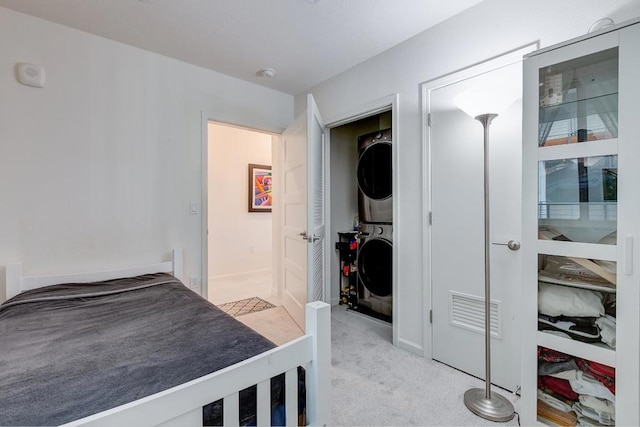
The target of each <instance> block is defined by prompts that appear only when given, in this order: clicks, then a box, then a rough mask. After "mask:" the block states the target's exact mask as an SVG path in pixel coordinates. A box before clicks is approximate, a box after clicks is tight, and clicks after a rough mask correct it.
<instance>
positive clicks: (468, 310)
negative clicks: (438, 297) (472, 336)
mask: <svg viewBox="0 0 640 427" xmlns="http://www.w3.org/2000/svg"><path fill="white" fill-rule="evenodd" d="M449 323H451V324H452V325H453V326H458V327H460V328H463V329H467V330H470V331H473V332H477V333H480V334H484V298H481V297H477V296H474V295H469V294H463V293H460V292H454V291H449ZM491 336H492V337H494V338H498V339H502V301H497V300H493V299H492V300H491Z"/></svg>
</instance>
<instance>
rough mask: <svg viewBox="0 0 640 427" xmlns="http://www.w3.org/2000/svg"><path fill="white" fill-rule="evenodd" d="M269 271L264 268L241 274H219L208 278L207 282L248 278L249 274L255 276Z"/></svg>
mask: <svg viewBox="0 0 640 427" xmlns="http://www.w3.org/2000/svg"><path fill="white" fill-rule="evenodd" d="M268 271H271V269H270V268H265V269H262V270H251V271H243V272H242V273H232V274H221V275H219V276H209V281H211V280H216V279H225V278H227V277H239V276H248V275H250V274H256V273H265V272H268Z"/></svg>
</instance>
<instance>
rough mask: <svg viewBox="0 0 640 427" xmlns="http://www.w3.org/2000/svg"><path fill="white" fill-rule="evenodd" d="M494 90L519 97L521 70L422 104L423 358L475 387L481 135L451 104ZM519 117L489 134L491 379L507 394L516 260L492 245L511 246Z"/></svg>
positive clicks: (480, 321) (512, 110)
mask: <svg viewBox="0 0 640 427" xmlns="http://www.w3.org/2000/svg"><path fill="white" fill-rule="evenodd" d="M489 79H491V83H489ZM495 81H498V82H500V84H505V85H509V86H512V87H513V88H514V90H518V91H520V92H519V93H521V91H522V90H521V88H522V64H521V63H520V62H519V63H517V64H513V65H509V66H507V67H503V68H501V69H499V70H494V71H491V72H490V73H488V74H484V75H481V76H476V77H473V78H470V79H467V80H464V81H460V82H457V83H454V84H450V85H448V86H444V87H441V88H438V89H435V90H433V91H431V97H430V99H431V102H430V113H431V127H430V137H429V139H430V149H431V209H432V227H431V254H432V255H431V256H432V258H431V266H432V267H431V286H432V287H431V289H432V310H433V313H432V316H433V317H432V319H433V325H432V346H433V347H432V349H433V353H432V354H433V358H434V359H435V360H438V361H441V362H443V363H446V364H448V365H451V366H453V367H455V368H457V369H460V370H462V371H465V372H467V373H470V374H472V375H475V376H477V377H480V378H483V379H484V377H485V360H484V359H485V358H484V205H483V201H484V188H483V158H484V157H483V141H484V138H483V128H482V125H481V123H480V122H479V121H477V120H474V119H472V118H471V117H469V116H467V115H466V114H465V113H463V112H462V111H461V110H459V109H457V108H456V107H455V105H454V104H453V99H454V97H455V96H456V95H457V94H458V93H460V92H462V91H464V90H465V89H467V88H470V87H482V86H483V85H490V84H495ZM489 87H491V86H489ZM521 108H522V102H521V101H517V102H515V103H514V104H513V105H511V106H510V107H509V108H508V110H507V111H505V112H503V113H502V114H501V115H500V116H499V117H497V118H496V119H494V121H493V123H492V124H491V126H490V130H489V141H490V148H489V162H490V167H489V169H490V170H489V175H490V179H489V183H490V221H491V225H490V241H491V243H492V245H491V249H490V260H491V266H490V272H491V301H492V308H491V312H492V323H491V330H492V337H493V338H492V340H491V341H492V342H491V353H492V354H491V360H492V375H491V377H492V382H493V383H494V384H497V385H500V386H502V387H504V388H506V389H508V390H515V389H516V387H517V385H518V384H519V377H520V374H519V372H520V341H519V336H518V332H519V318H518V306H519V301H520V299H519V295H520V284H519V281H518V280H519V278H520V252H518V251H511V250H510V249H508V248H507V246H505V245H501V244H503V243H506V242H507V241H508V240H511V239H514V240H518V241H519V240H520V230H521V218H520V213H521V207H520V204H521V149H522V144H521V140H522V138H521V134H522V131H521V129H522V128H521V124H522V118H521V116H522V113H521Z"/></svg>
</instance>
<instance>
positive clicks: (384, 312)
mask: <svg viewBox="0 0 640 427" xmlns="http://www.w3.org/2000/svg"><path fill="white" fill-rule="evenodd" d="M358 234H359V239H360V242H359V245H358V310H359V311H361V312H363V313H365V314H369V315H372V316H374V317H377V318H380V319H383V320H386V321H389V322H390V321H391V314H392V311H391V308H392V305H393V295H392V285H393V226H392V225H391V224H370V223H361V224H360V230H359V233H358Z"/></svg>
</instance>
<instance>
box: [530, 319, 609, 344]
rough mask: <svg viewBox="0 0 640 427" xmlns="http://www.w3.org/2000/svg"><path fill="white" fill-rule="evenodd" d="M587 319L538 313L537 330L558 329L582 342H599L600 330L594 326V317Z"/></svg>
mask: <svg viewBox="0 0 640 427" xmlns="http://www.w3.org/2000/svg"><path fill="white" fill-rule="evenodd" d="M587 319H588V320H586V321H584V320H582V319H577V318H571V317H566V316H558V317H551V316H545V315H544V314H538V330H540V331H546V330H551V331H558V332H561V333H562V334H563V335H566V336H567V337H568V338H571V339H574V340H578V341H583V342H599V341H600V340H601V338H600V330H599V329H598V327H597V326H595V318H592V317H589V318H587ZM589 323H590V324H589Z"/></svg>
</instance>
